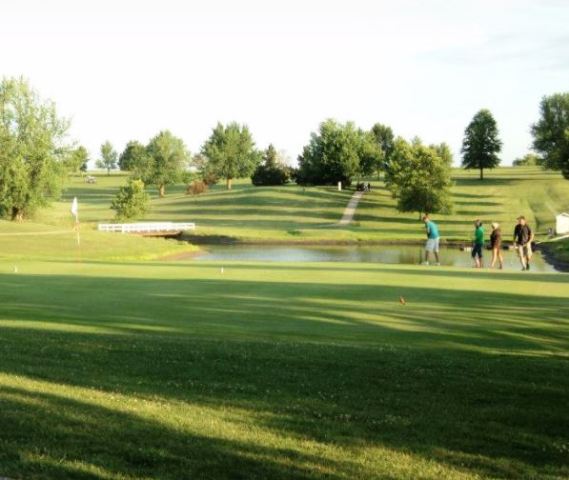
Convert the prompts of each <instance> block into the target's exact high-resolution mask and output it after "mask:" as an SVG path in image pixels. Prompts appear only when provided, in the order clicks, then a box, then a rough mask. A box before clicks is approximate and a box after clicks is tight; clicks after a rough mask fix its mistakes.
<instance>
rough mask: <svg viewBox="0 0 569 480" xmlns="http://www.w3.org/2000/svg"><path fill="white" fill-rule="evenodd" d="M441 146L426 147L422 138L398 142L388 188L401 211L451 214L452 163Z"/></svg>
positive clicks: (393, 155)
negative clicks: (444, 154) (443, 153)
mask: <svg viewBox="0 0 569 480" xmlns="http://www.w3.org/2000/svg"><path fill="white" fill-rule="evenodd" d="M443 145H444V144H443ZM440 147H441V146H438V147H436V146H435V147H434V148H433V147H427V146H425V145H423V144H422V143H421V142H420V140H419V139H414V140H413V141H412V142H411V143H408V142H406V141H405V140H404V139H402V138H397V139H396V140H395V142H394V149H393V152H392V160H393V164H392V166H393V169H392V170H391V183H390V185H389V188H390V190H391V192H392V194H393V196H394V197H395V198H397V208H398V210H399V211H402V212H419V216H420V215H421V214H422V213H448V212H450V211H452V201H451V193H450V189H451V187H452V180H451V162H449V158H448V157H447V158H445V157H444V156H443V155H441V152H444V150H445V148H444V147H443V148H440Z"/></svg>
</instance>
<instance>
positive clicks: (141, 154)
mask: <svg viewBox="0 0 569 480" xmlns="http://www.w3.org/2000/svg"><path fill="white" fill-rule="evenodd" d="M147 156H148V155H147V153H146V147H145V146H144V145H142V143H140V142H137V141H136V140H131V141H130V142H128V143H127V144H126V147H125V149H124V151H123V152H122V153H121V154H120V156H119V168H120V169H121V170H122V171H130V172H132V171H135V170H137V169H138V168H140V166H141V165H145V164H146V163H147Z"/></svg>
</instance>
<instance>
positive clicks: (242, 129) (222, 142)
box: [202, 122, 261, 190]
mask: <svg viewBox="0 0 569 480" xmlns="http://www.w3.org/2000/svg"><path fill="white" fill-rule="evenodd" d="M202 154H203V155H204V156H205V157H206V158H207V164H206V167H205V170H204V173H205V174H206V176H208V177H209V176H212V177H219V178H224V179H225V180H226V184H227V189H228V190H231V185H232V182H233V179H235V178H243V177H248V176H250V175H251V174H252V173H253V171H254V170H255V168H256V167H257V165H258V164H259V161H260V159H261V154H260V152H259V151H257V149H256V148H255V142H254V141H253V137H252V136H251V132H250V131H249V128H248V127H247V126H246V125H239V124H238V123H236V122H233V123H230V124H228V125H227V126H226V127H225V126H223V125H222V124H221V123H218V124H217V125H216V127H215V128H214V129H213V132H212V134H211V136H210V137H209V139H208V140H207V141H206V142H205V144H204V145H203V147H202ZM204 178H205V177H204Z"/></svg>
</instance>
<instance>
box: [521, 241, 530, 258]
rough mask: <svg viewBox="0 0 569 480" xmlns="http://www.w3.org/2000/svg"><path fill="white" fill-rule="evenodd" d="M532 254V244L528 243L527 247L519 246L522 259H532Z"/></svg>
mask: <svg viewBox="0 0 569 480" xmlns="http://www.w3.org/2000/svg"><path fill="white" fill-rule="evenodd" d="M532 254H533V252H532V250H531V243H529V242H528V243H526V244H525V245H518V255H519V256H520V257H527V258H531V256H532Z"/></svg>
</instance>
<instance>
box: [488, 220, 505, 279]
mask: <svg viewBox="0 0 569 480" xmlns="http://www.w3.org/2000/svg"><path fill="white" fill-rule="evenodd" d="M490 247H492V263H491V264H490V267H491V268H494V265H496V261H498V265H499V266H500V270H502V269H503V268H504V256H503V255H502V231H501V230H500V224H499V223H496V222H494V223H492V233H491V234H490Z"/></svg>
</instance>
